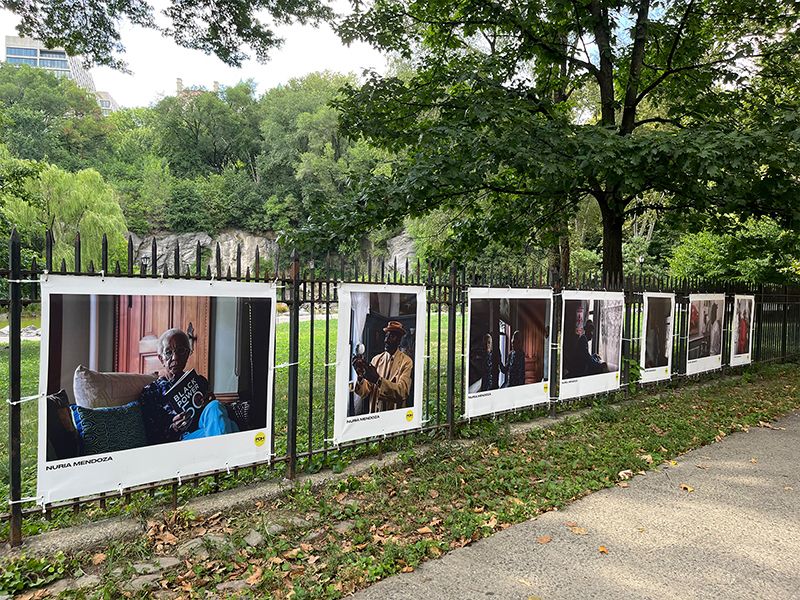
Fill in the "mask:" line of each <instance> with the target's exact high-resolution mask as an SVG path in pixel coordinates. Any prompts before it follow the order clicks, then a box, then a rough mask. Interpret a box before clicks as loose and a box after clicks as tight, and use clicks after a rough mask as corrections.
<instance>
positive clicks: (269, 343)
mask: <svg viewBox="0 0 800 600" xmlns="http://www.w3.org/2000/svg"><path fill="white" fill-rule="evenodd" d="M428 292H429V290H428V289H427V288H426V286H424V285H408V284H402V285H387V284H365V283H362V284H357V283H340V284H338V300H337V303H338V323H337V332H336V334H337V341H336V351H335V352H336V355H335V356H336V358H335V362H334V363H331V364H333V365H335V390H334V411H333V412H334V414H333V423H332V424H333V432H332V433H333V435H332V438H331V441H332V442H333V444H334V445H339V444H344V443H351V442H356V441H358V440H363V439H369V438H376V437H380V436H385V435H391V434H396V433H402V432H410V431H414V430H418V429H420V428H421V427H422V426H423V424H424V423H425V422H426V419H430V418H432V416H431V415H430V414H427V413H429V412H430V408H429V407H427V405H426V403H425V401H424V398H425V395H424V394H425V393H426V392H427V393H430V392H432V390H431V389H428V390H426V385H427V386H429V387H430V386H431V385H434V384H431V383H430V379H429V378H428V377H426V376H425V374H426V373H427V374H430V365H429V364H428V360H429V358H430V357H429V356H428V355H426V344H427V345H428V347H430V340H428V339H426V323H425V321H426V319H429V318H430V310H431V307H430V306H428V304H427V302H428V298H427V294H428ZM465 292H466V308H467V310H466V314H465V315H464V317H463V324H462V326H463V330H464V335H463V337H464V340H463V347H464V354H463V363H462V364H463V386H464V387H463V393H464V396H463V397H464V404H463V417H466V418H474V417H480V416H483V415H491V414H497V413H501V412H504V411H509V410H519V409H524V408H530V407H534V406H537V405H543V404H547V403H550V402H554V401H558V400H568V399H571V398H578V397H581V396H586V395H592V394H599V393H605V392H609V391H613V390H616V389H619V387H620V385H621V382H622V380H623V379H624V378H623V377H622V372H623V360H622V357H623V346H624V345H625V343H626V341H627V342H630V341H631V339H637V340H638V342H639V343H638V346H637V350H638V355H639V356H638V359H639V366H640V373H641V381H642V382H645V383H647V382H655V381H661V380H666V379H669V378H670V377H672V376H673V374H674V373H675V368H674V365H673V357H674V356H675V355H676V353H675V344H682V345H680V346H679V348H684V349H685V372H686V373H687V374H693V373H700V372H703V371H708V370H713V369H719V368H720V367H721V366H722V361H723V347H725V348H726V349H729V353H728V355H727V358H728V363H729V364H731V365H743V364H747V363H749V362H750V361H751V356H752V352H753V335H754V314H755V308H756V307H755V296H752V295H735V296H733V297H732V298H729V300H730V306H732V310H733V314H732V316H728V315H726V312H725V311H726V297H725V295H724V294H692V295H690V296H689V297H688V303H686V304H685V305H684V306H685V311H686V317H685V318H684V320H683V321H682V322H684V323H685V324H686V328H685V330H684V331H678V328H677V327H676V322H677V318H678V316H679V315H680V314H681V313H680V310H681V309H680V307H679V305H678V303H677V302H676V297H675V295H674V294H672V293H666V292H644V293H643V294H642V301H641V303H639V304H638V306H639V307H640V309H637V310H640V313H637V314H640V318H638V319H634V321H633V322H631V323H627V322H626V314H628V313H626V305H625V294H624V293H623V292H621V291H592V290H588V291H580V290H565V291H563V292H562V293H561V295H560V296H561V297H560V298H559V300H558V302H559V305H558V306H554V301H555V297H554V294H553V291H552V290H551V289H542V288H540V289H528V288H513V287H507V288H491V287H469V288H465ZM276 302H277V296H276V286H275V285H274V284H269V283H260V284H252V283H246V282H227V281H191V280H161V279H159V280H155V279H131V278H114V279H104V278H98V277H78V276H52V275H51V276H50V277H48V278H47V279H46V280H45V281H43V282H42V306H43V311H42V323H43V330H44V336H43V338H42V344H41V363H40V365H41V366H40V368H41V373H40V386H41V394H40V395H41V398H40V405H39V411H40V420H39V422H40V424H41V427H40V428H39V446H38V448H39V466H38V482H37V485H38V496H39V499H40V501H41V502H42V503H51V502H55V501H58V500H63V499H69V498H74V497H77V496H86V495H90V494H95V493H100V492H109V491H113V490H122V489H126V488H130V487H133V486H137V485H142V484H146V483H148V482H155V481H161V480H168V479H174V478H177V479H178V480H180V478H181V477H189V476H191V475H193V474H196V473H202V472H207V471H213V470H219V469H231V468H236V467H237V466H240V465H245V464H252V463H258V462H265V461H268V460H269V459H270V458H271V451H272V447H273V439H272V438H271V435H270V432H271V431H272V427H271V419H272V415H273V406H272V399H273V391H272V390H273V385H274V372H275V369H276V368H280V367H285V366H286V365H285V364H283V365H279V366H278V367H276V362H277V360H276V357H275V327H276V309H277V307H276ZM555 309H558V310H555ZM554 314H559V315H560V319H559V321H560V322H559V323H558V325H559V327H558V328H556V323H555V321H554ZM726 323H729V325H726ZM429 327H430V324H428V327H427V328H429ZM629 329H630V330H631V334H630V339H628V340H626V339H625V338H624V337H623V336H624V334H625V332H626V331H628V330H629ZM438 335H439V336H441V331H440V332H439V334H438ZM726 340H729V346H725V343H727V342H726ZM439 341H440V340H439ZM437 343H438V342H437ZM428 351H430V350H428ZM682 362H683V361H682ZM295 364H296V363H295ZM554 367H555V368H554ZM554 376H557V380H556V381H555V382H554V381H552V378H553V377H554ZM436 385H437V393H440V391H441V390H440V387H438V386H439V384H438V383H437V384H436ZM456 417H458V415H456Z"/></svg>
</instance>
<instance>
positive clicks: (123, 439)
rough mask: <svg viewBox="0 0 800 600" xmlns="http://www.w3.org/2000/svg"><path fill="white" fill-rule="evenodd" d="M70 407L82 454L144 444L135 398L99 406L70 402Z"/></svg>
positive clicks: (99, 452) (138, 408)
mask: <svg viewBox="0 0 800 600" xmlns="http://www.w3.org/2000/svg"><path fill="white" fill-rule="evenodd" d="M70 409H71V410H72V422H73V423H75V429H76V431H77V432H78V436H79V438H80V446H81V454H82V455H83V456H87V455H89V454H102V453H105V452H117V451H118V450H130V449H131V448H140V447H141V446H146V445H147V434H146V433H145V430H144V419H143V418H142V408H141V407H140V406H139V403H138V402H136V401H134V402H131V403H129V404H125V405H123V406H109V407H102V408H84V407H82V406H78V405H77V404H72V405H70Z"/></svg>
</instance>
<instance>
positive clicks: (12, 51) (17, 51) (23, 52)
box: [6, 47, 36, 62]
mask: <svg viewBox="0 0 800 600" xmlns="http://www.w3.org/2000/svg"><path fill="white" fill-rule="evenodd" d="M6 55H8V56H36V48H11V47H9V48H6ZM9 62H11V61H9Z"/></svg>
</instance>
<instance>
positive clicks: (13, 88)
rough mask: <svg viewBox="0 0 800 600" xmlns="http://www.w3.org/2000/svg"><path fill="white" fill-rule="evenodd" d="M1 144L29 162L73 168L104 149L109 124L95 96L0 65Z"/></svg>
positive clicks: (39, 73) (47, 76)
mask: <svg viewBox="0 0 800 600" xmlns="http://www.w3.org/2000/svg"><path fill="white" fill-rule="evenodd" d="M0 110H2V112H3V114H4V120H3V123H2V128H0V142H2V143H4V144H6V145H7V146H8V147H9V149H10V150H11V152H12V153H13V154H14V155H16V156H18V157H20V158H25V159H30V160H43V161H48V162H53V163H56V164H58V165H59V166H61V167H63V168H65V169H68V170H74V169H79V168H83V167H86V166H88V165H92V164H96V163H97V162H99V161H100V160H101V158H102V156H103V155H104V154H105V152H106V151H107V138H108V134H109V126H108V123H107V122H106V121H105V120H104V119H103V116H102V114H101V112H100V109H99V107H98V106H97V101H96V100H95V98H94V96H93V95H92V94H90V93H88V92H86V91H85V90H83V89H81V88H79V87H78V86H77V85H75V83H74V82H73V81H71V80H69V79H65V78H57V77H55V76H54V75H53V74H52V73H50V72H48V71H45V70H44V69H35V68H33V67H29V66H28V65H12V64H9V63H0Z"/></svg>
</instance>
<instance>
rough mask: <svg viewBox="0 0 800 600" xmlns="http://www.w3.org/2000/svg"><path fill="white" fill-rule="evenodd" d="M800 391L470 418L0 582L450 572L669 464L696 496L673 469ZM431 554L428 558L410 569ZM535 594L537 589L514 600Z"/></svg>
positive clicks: (248, 589)
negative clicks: (557, 415)
mask: <svg viewBox="0 0 800 600" xmlns="http://www.w3.org/2000/svg"><path fill="white" fill-rule="evenodd" d="M799 390H800V369H798V368H797V364H795V363H790V364H785V365H771V366H760V367H752V368H750V369H749V370H747V371H745V372H743V373H739V374H737V375H730V376H726V377H724V378H720V379H716V380H712V381H707V382H704V383H701V384H690V385H689V386H685V387H682V388H680V389H673V390H662V391H660V392H659V393H653V392H651V391H639V392H638V394H636V395H634V397H633V398H632V399H629V401H627V402H625V403H622V404H619V405H616V406H614V405H609V404H606V403H595V405H594V406H593V407H592V408H590V409H588V410H586V411H583V412H582V413H581V414H577V415H571V416H566V417H565V418H563V419H562V420H560V421H559V422H557V423H553V422H544V423H541V425H542V426H541V427H539V426H534V427H531V426H530V425H528V426H523V427H520V426H511V425H509V424H508V423H506V422H503V421H489V422H482V423H473V424H472V425H469V426H465V427H463V428H462V430H461V438H462V439H461V440H460V441H459V442H447V441H435V442H433V443H432V444H431V445H429V446H428V447H427V448H426V449H425V450H424V451H423V450H422V449H420V448H417V449H408V450H406V451H404V452H401V453H400V454H399V456H398V460H397V461H395V462H394V463H392V464H390V465H388V466H382V467H380V468H374V469H372V470H370V471H368V472H363V473H360V474H355V475H349V476H345V477H342V478H338V479H334V480H331V481H328V482H327V483H324V484H322V485H319V486H317V487H314V488H312V486H311V485H310V484H302V485H298V486H295V487H294V488H292V489H290V490H289V491H287V492H286V493H285V494H283V495H281V496H278V497H276V498H272V499H265V500H255V501H253V502H252V503H250V505H247V506H245V507H239V508H235V509H232V510H227V511H226V510H222V511H217V512H215V513H213V514H200V513H193V512H192V511H191V510H189V509H188V508H182V509H179V510H177V511H174V512H169V513H167V514H164V513H159V512H157V511H153V512H151V513H150V514H145V513H143V514H142V515H141V516H140V518H141V519H142V521H143V522H144V523H145V529H146V533H145V534H143V535H140V536H138V537H136V538H135V539H133V540H127V541H124V542H122V541H120V542H115V543H112V544H110V545H107V546H104V547H99V548H95V549H93V550H92V551H89V552H86V551H82V552H74V553H67V554H58V555H55V556H48V557H41V556H34V555H26V556H20V555H18V554H17V555H13V556H7V557H6V558H4V559H3V561H4V565H3V567H4V568H3V570H2V576H0V589H2V590H4V591H5V593H10V592H14V591H16V592H18V593H19V597H23V598H38V597H47V596H50V597H53V596H56V595H59V594H60V596H61V597H64V598H93V597H106V598H108V597H120V596H124V597H164V598H173V597H174V598H177V597H186V598H190V597H212V596H213V597H221V596H230V597H273V598H290V597H291V598H297V599H301V598H339V597H342V596H345V595H348V594H350V593H352V592H354V591H357V590H361V589H363V588H368V586H370V585H371V584H373V583H375V582H377V581H379V580H381V579H385V578H388V577H389V576H391V575H394V574H397V573H414V571H416V570H417V569H421V571H422V572H425V571H426V570H428V569H430V568H437V567H439V565H445V564H446V562H447V561H449V560H454V559H455V557H458V556H459V552H453V551H458V549H461V548H464V547H468V546H471V545H472V544H474V543H475V542H476V541H478V540H480V539H481V538H486V537H490V536H492V535H493V534H494V533H497V532H501V531H504V530H508V529H512V530H513V531H517V530H518V529H517V528H530V527H531V526H532V525H531V523H530V521H529V520H530V519H532V518H535V517H541V519H537V520H536V521H533V523H537V522H539V521H542V522H543V523H550V521H553V520H554V519H555V520H556V521H558V523H561V521H562V520H563V521H567V519H562V518H561V517H562V516H563V515H561V514H559V513H561V511H564V510H565V507H567V506H568V505H570V504H571V503H573V501H575V500H577V499H579V498H582V497H584V496H586V495H588V494H590V493H592V492H595V491H598V490H601V489H604V488H617V489H623V490H624V491H626V492H627V491H629V490H628V489H626V488H628V486H630V487H631V488H634V487H635V486H637V485H639V483H638V482H639V481H640V480H642V481H647V480H648V478H651V475H646V476H645V477H639V474H645V473H648V472H649V471H659V472H666V473H669V472H670V471H671V470H673V469H674V470H675V472H676V475H675V476H674V477H672V479H673V483H674V486H675V488H676V489H675V490H673V491H674V493H676V494H679V495H680V494H683V495H684V496H685V497H687V498H692V499H693V498H700V497H701V496H700V493H699V492H700V490H696V489H695V487H696V486H694V485H692V482H691V479H689V478H685V477H683V475H681V474H680V473H679V470H680V469H681V468H686V467H685V466H684V459H683V458H682V455H683V454H684V453H686V452H687V451H690V450H692V449H695V448H698V447H701V446H704V445H707V444H717V443H719V444H720V445H724V444H727V443H729V442H728V440H726V439H725V438H726V437H727V436H729V435H730V434H731V433H734V432H739V431H749V430H751V428H762V429H765V430H772V428H775V427H776V426H775V425H773V424H772V423H773V421H774V419H776V418H778V417H780V416H782V415H786V414H790V413H792V412H793V411H795V410H797V409H798V408H800V391H799ZM752 458H753V459H754V460H756V461H757V460H759V459H758V457H757V456H753V457H752ZM755 464H756V463H751V465H755ZM691 468H692V469H694V468H695V467H691ZM695 470H698V471H699V470H702V469H699V468H698V469H695ZM754 476H757V475H754ZM630 491H632V490H630ZM784 493H789V492H788V491H784ZM605 494H608V492H605ZM602 496H603V494H597V495H595V496H592V497H591V498H589V499H587V501H592V500H593V499H594V498H600V497H602ZM580 505H581V503H576V504H575V505H574V507H578V506H580ZM556 510H558V512H557V513H556V515H557V516H555V517H554V516H552V514H547V515H545V513H553V512H554V511H556ZM566 510H567V511H570V510H573V507H570V508H567V509H566ZM575 510H577V508H575ZM638 510H639V511H646V510H647V506H640V507H639V509H638ZM542 515H545V516H542ZM548 519H549V520H548ZM581 521H583V519H581ZM523 523H524V524H523ZM518 524H519V525H518ZM551 525H552V523H551ZM514 526H516V527H514ZM535 526H536V525H534V527H535ZM543 527H544V526H543ZM554 527H556V528H558V527H561V528H562V529H563V528H564V527H567V528H568V533H569V534H570V535H571V536H573V537H575V538H576V539H577V538H581V539H582V540H585V541H586V543H590V544H592V545H596V546H597V547H596V548H594V549H593V552H596V553H597V554H598V555H599V556H600V557H605V558H609V557H610V558H611V560H618V558H615V557H619V556H622V555H623V552H622V550H623V548H622V547H621V545H616V544H615V543H614V542H613V541H612V540H613V538H611V537H609V538H608V539H607V540H602V539H599V538H596V536H592V535H591V534H592V533H593V532H592V530H591V529H590V528H588V527H586V525H585V524H584V523H583V522H580V521H575V522H574V524H571V525H569V526H567V525H564V524H563V523H561V524H560V525H554ZM573 527H574V528H575V530H574V531H573V530H572V529H571V528H573ZM584 528H585V529H586V535H583V534H582V529H584ZM558 531H559V534H558V535H563V532H562V531H561V530H560V529H559V530H558ZM511 533H512V532H504V533H503V534H502V535H500V536H497V539H498V540H502V539H503V538H504V537H506V536H508V535H510V534H511ZM553 533H554V532H552V533H543V534H542V536H540V537H542V538H543V539H544V536H545V535H550V537H551V538H552V539H553V542H552V544H551V543H545V544H539V545H540V546H547V547H548V548H549V547H551V545H552V548H554V549H555V548H557V546H558V544H557V541H558V540H557V537H558V535H553ZM590 538H591V539H590ZM490 543H493V540H488V541H486V542H482V544H483V545H478V546H479V547H481V548H483V547H485V544H490ZM601 547H602V548H603V549H601ZM603 550H605V551H606V552H607V553H608V554H606V552H604V551H603ZM450 553H452V557H447V556H445V555H448V554H450ZM436 559H441V560H436ZM426 561H435V562H432V563H431V564H430V565H424V566H422V567H420V565H422V563H424V562H426ZM565 569H566V567H565ZM566 573H567V571H566V570H565V571H564V572H563V574H562V576H565V575H566ZM416 575H417V574H416V573H414V575H412V576H411V577H414V576H416ZM473 575H474V574H473ZM676 577H680V575H679V574H676ZM475 578H476V577H472V579H475ZM409 579H410V578H409V577H408V576H403V577H402V578H400V579H399V580H398V581H406V580H409ZM383 585H389V584H388V583H386V584H381V585H380V586H378V587H376V588H375V589H376V590H380V589H383V588H381V586H383ZM0 593H1V592H0ZM535 596H536V593H535V590H532V589H531V590H530V594H529V596H524V597H526V598H527V597H535ZM387 597H388V596H387ZM397 597H400V596H397ZM462 597H464V596H462ZM543 597H547V596H543ZM642 597H645V596H642Z"/></svg>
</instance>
